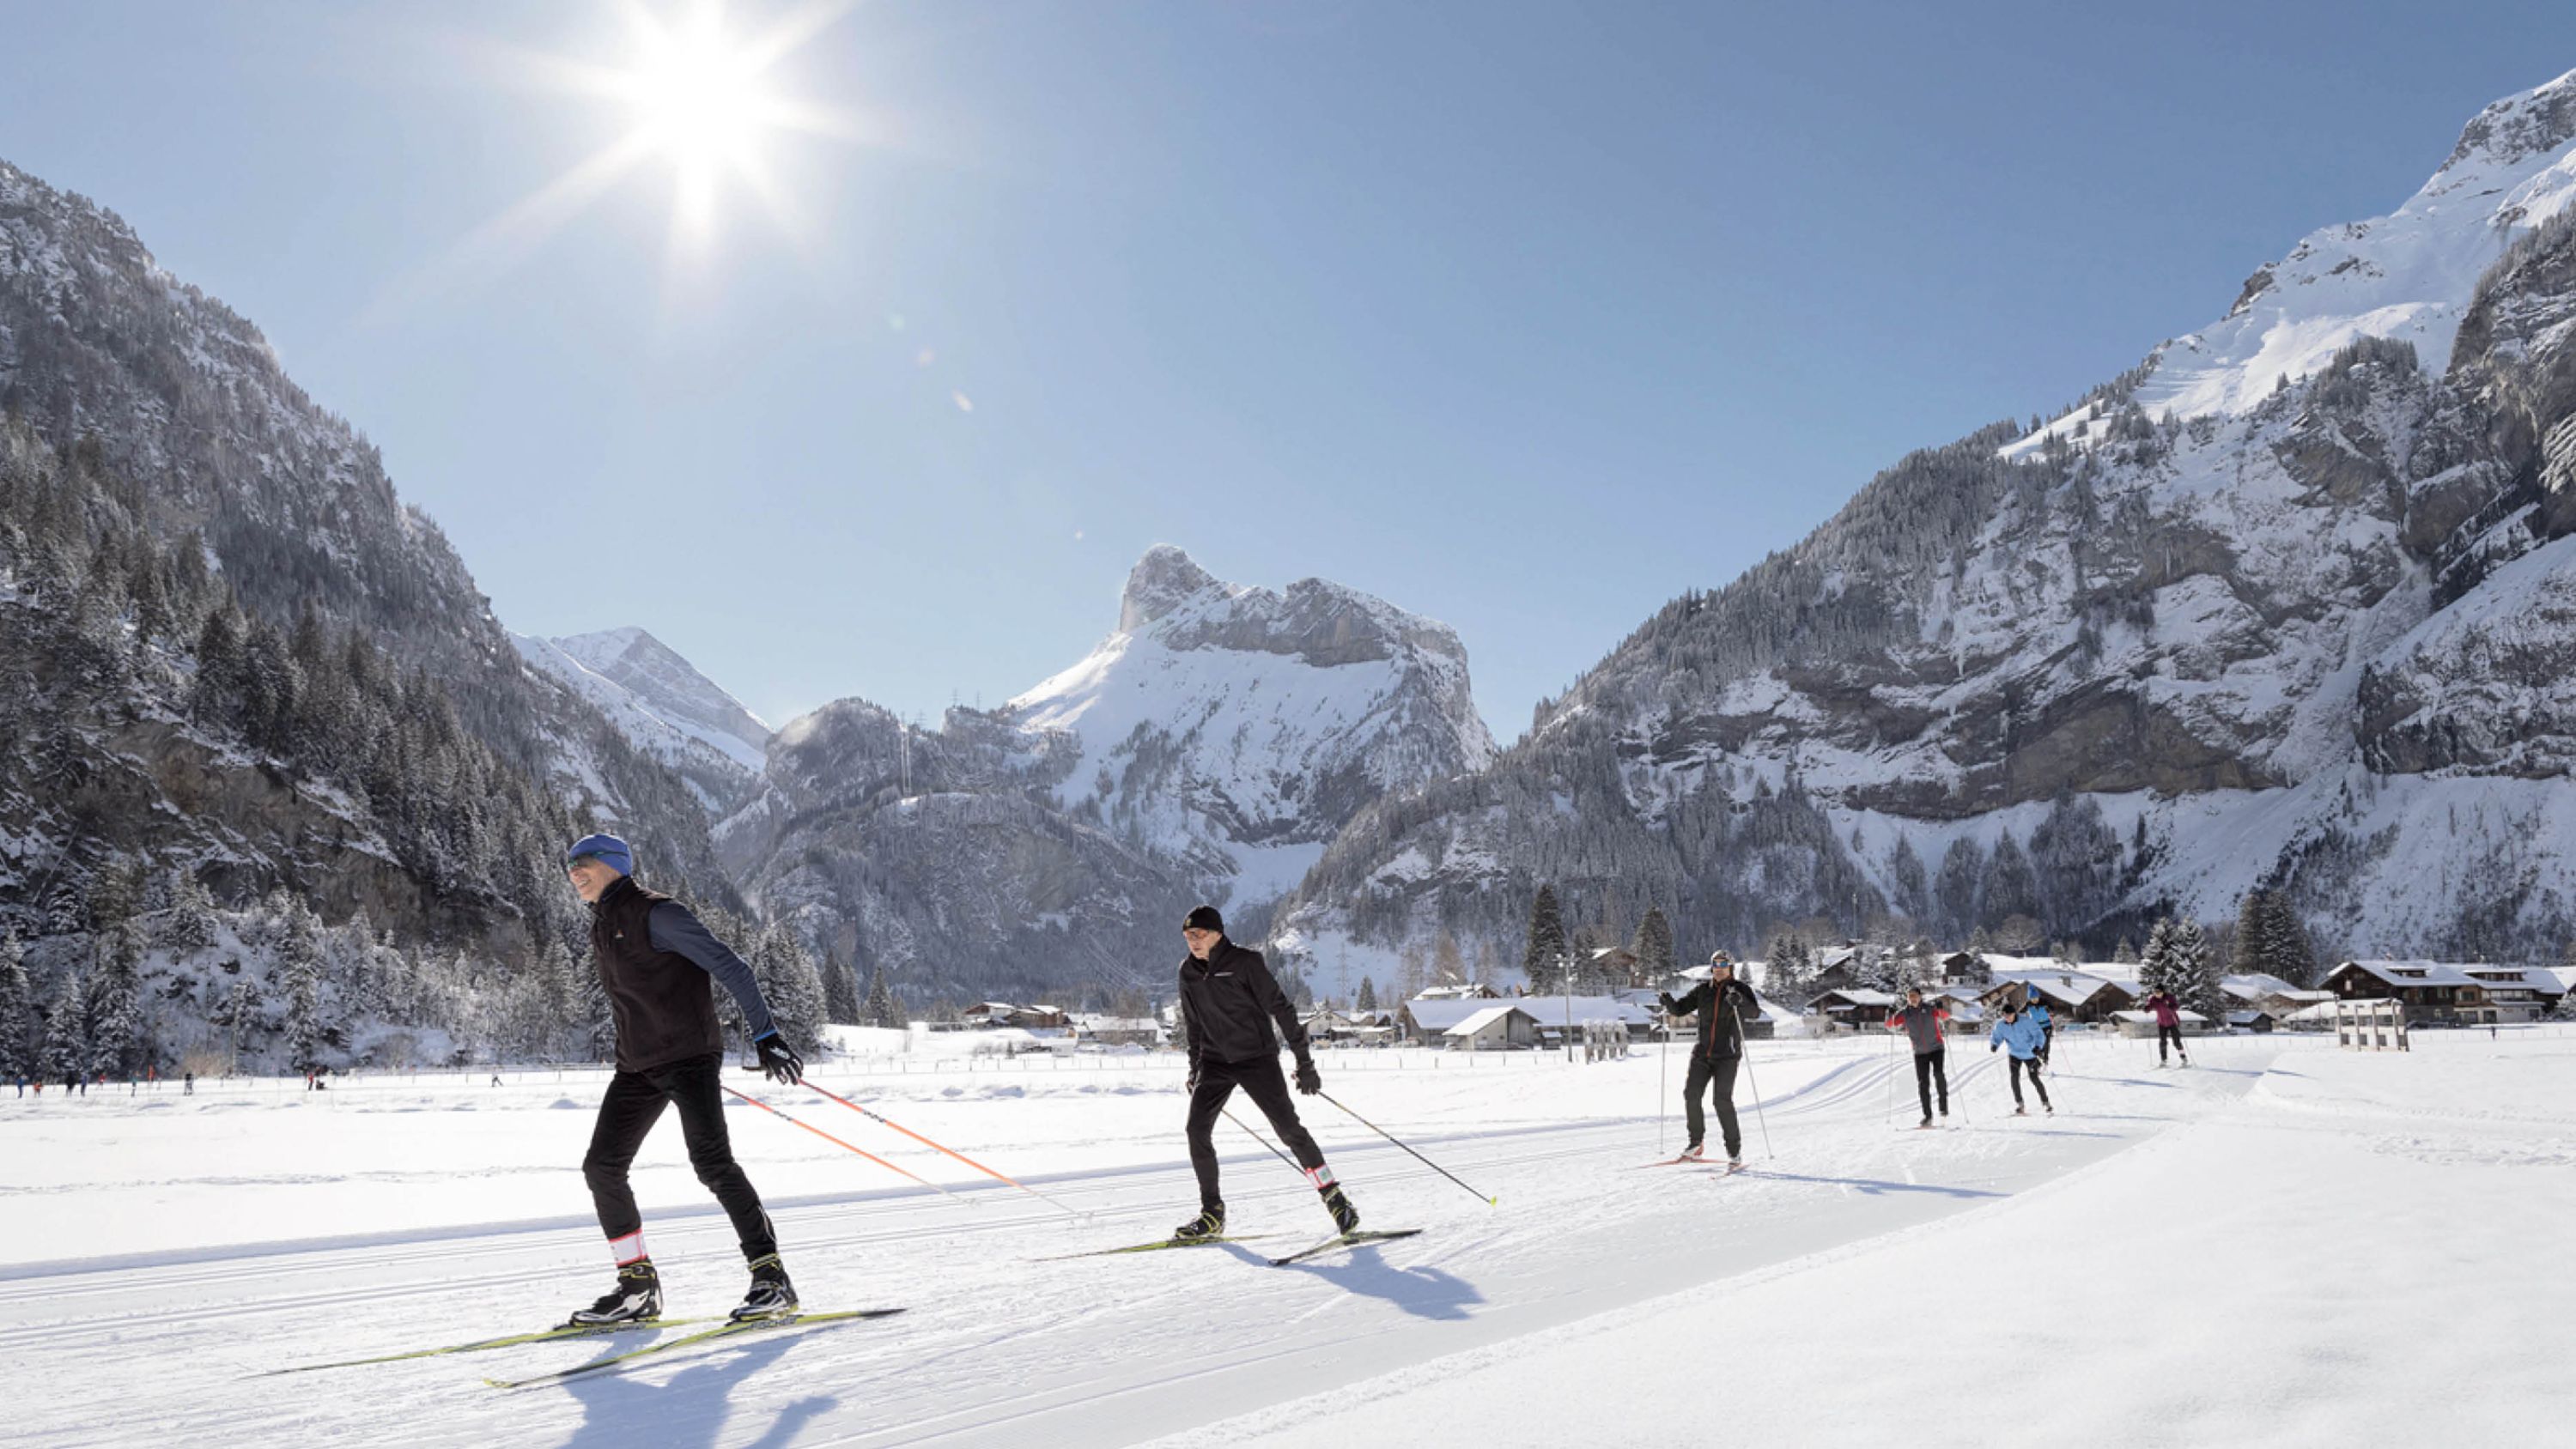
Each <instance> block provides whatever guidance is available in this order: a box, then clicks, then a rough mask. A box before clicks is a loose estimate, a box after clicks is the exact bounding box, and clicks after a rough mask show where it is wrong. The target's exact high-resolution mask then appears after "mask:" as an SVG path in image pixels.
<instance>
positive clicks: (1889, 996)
mask: <svg viewBox="0 0 2576 1449" xmlns="http://www.w3.org/2000/svg"><path fill="white" fill-rule="evenodd" d="M1896 1005H1897V998H1896V995H1895V993H1893V992H1887V991H1880V990H1878V989H1877V988H1875V987H1870V986H1844V987H1838V988H1836V989H1834V990H1832V991H1822V992H1818V993H1817V994H1816V995H1814V996H1811V997H1809V998H1807V1012H1808V1014H1809V1015H1811V1016H1814V1017H1815V1018H1816V1019H1817V1020H1818V1021H1819V1022H1820V1023H1825V1022H1829V1023H1831V1024H1832V1025H1833V1026H1834V1027H1835V1028H1836V1029H1837V1030H1841V1031H1867V1030H1870V1029H1872V1028H1875V1027H1879V1026H1882V1025H1884V1024H1885V1023H1886V1021H1887V1014H1888V1013H1889V1012H1890V1011H1893V1010H1895V1009H1896Z"/></svg>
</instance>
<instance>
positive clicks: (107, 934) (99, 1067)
mask: <svg viewBox="0 0 2576 1449" xmlns="http://www.w3.org/2000/svg"><path fill="white" fill-rule="evenodd" d="M97 949H98V975H97V978H96V979H97V984H96V985H95V986H94V987H93V988H92V994H91V997H90V1016H89V1019H90V1023H91V1025H90V1043H89V1045H90V1070H91V1071H93V1072H97V1073H100V1074H103V1075H105V1076H109V1077H123V1076H125V1075H126V1074H127V1073H129V1072H132V1071H135V1070H137V1069H139V1068H140V1066H141V1064H142V1053H143V1043H142V1042H141V1041H140V1040H138V1037H139V1036H140V1034H141V1033H140V1028H139V1025H138V1023H137V1021H136V1015H135V1000H134V995H135V971H136V968H137V967H139V966H140V965H141V964H142V960H143V931H142V928H141V927H140V926H138V925H137V924H136V923H135V921H134V920H133V918H132V917H130V916H129V917H127V918H126V919H124V920H120V921H118V922H117V923H116V924H115V925H113V926H110V927H108V928H106V929H105V930H104V931H102V932H101V933H100V934H99V937H98V948H97Z"/></svg>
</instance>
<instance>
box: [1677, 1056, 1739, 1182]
mask: <svg viewBox="0 0 2576 1449" xmlns="http://www.w3.org/2000/svg"><path fill="white" fill-rule="evenodd" d="M1743 1060H1744V1058H1742V1057H1719V1058H1717V1059H1715V1060H1713V1061H1712V1060H1710V1059H1709V1058H1707V1057H1704V1056H1701V1055H1700V1054H1699V1053H1697V1052H1693V1053H1691V1064H1690V1075H1689V1077H1687V1078H1686V1079H1684V1080H1683V1082H1682V1120H1683V1121H1684V1122H1686V1123H1687V1124H1689V1127H1690V1145H1691V1146H1693V1147H1697V1146H1699V1145H1700V1143H1701V1142H1703V1141H1705V1140H1707V1137H1708V1118H1707V1117H1706V1116H1704V1115H1702V1114H1701V1112H1700V1107H1699V1094H1700V1093H1701V1092H1702V1091H1704V1090H1705V1091H1708V1092H1709V1095H1710V1097H1711V1098H1712V1100H1714V1101H1715V1102H1716V1103H1717V1130H1718V1133H1719V1136H1720V1137H1721V1139H1722V1140H1723V1141H1724V1142H1725V1143H1726V1155H1727V1156H1728V1157H1741V1156H1743V1155H1744V1129H1743V1128H1741V1127H1739V1126H1738V1125H1736V1121H1735V1068H1736V1066H1737V1065H1738V1064H1739V1063H1741V1062H1742V1061H1743Z"/></svg>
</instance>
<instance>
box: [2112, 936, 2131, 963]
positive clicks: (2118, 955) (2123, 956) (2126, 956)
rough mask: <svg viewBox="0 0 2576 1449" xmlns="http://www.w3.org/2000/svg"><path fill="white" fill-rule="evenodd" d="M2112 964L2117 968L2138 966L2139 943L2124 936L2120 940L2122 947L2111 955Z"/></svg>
mask: <svg viewBox="0 0 2576 1449" xmlns="http://www.w3.org/2000/svg"><path fill="white" fill-rule="evenodd" d="M2111 964H2113V965H2115V966H2135V965H2137V964H2138V943H2137V942H2135V941H2132V940H2130V939H2129V938H2128V937H2126V936H2122V937H2121V938H2120V945H2119V949H2117V950H2115V951H2113V952H2112V953H2111Z"/></svg>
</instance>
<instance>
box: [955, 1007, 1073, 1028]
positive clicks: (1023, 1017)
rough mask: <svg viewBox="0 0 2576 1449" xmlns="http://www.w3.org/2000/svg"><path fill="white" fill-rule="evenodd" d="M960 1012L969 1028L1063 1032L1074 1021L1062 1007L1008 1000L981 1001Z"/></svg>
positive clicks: (961, 1017)
mask: <svg viewBox="0 0 2576 1449" xmlns="http://www.w3.org/2000/svg"><path fill="white" fill-rule="evenodd" d="M957 1015H958V1018H959V1019H960V1020H962V1021H963V1022H964V1023H965V1024H966V1025H967V1026H968V1027H969V1028H976V1029H987V1028H994V1027H1004V1026H1016V1027H1020V1028H1022V1029H1024V1030H1029V1031H1042V1030H1050V1029H1052V1030H1059V1031H1060V1030H1062V1029H1063V1028H1064V1027H1066V1026H1068V1025H1070V1024H1071V1023H1070V1019H1069V1018H1068V1017H1067V1016H1066V1015H1065V1012H1064V1009H1063V1008H1062V1007H1057V1006H1013V1005H1012V1004H1011V1003H1009V1002H1007V1001H979V1002H977V1003H975V1004H974V1005H973V1006H970V1007H967V1008H966V1009H965V1010H964V1011H961V1012H959V1013H958V1014H957Z"/></svg>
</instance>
